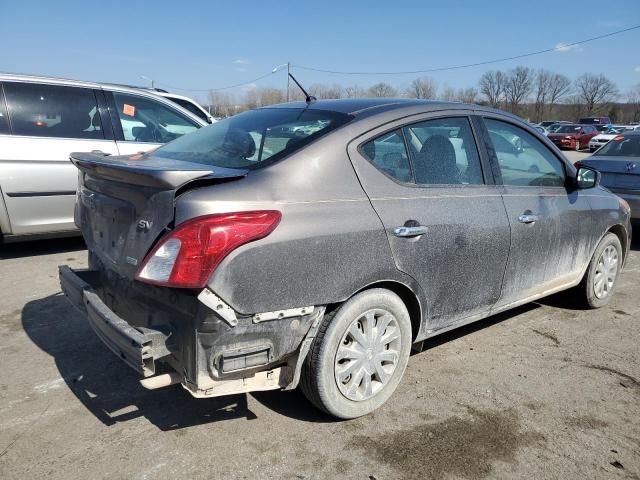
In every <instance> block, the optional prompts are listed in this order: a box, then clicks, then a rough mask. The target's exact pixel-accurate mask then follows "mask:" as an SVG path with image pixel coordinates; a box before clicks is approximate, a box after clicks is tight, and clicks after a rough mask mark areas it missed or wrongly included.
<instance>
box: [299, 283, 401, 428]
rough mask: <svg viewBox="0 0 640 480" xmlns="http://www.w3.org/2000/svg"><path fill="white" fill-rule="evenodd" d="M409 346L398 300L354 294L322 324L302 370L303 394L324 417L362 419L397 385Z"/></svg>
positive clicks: (386, 294)
mask: <svg viewBox="0 0 640 480" xmlns="http://www.w3.org/2000/svg"><path fill="white" fill-rule="evenodd" d="M383 325H385V326H384V329H383V330H379V327H381V326H383ZM352 332H353V333H352ZM367 333H369V334H370V336H367ZM358 339H360V340H361V342H360V343H359V342H358ZM369 339H373V340H374V341H373V342H371V344H370V343H368V342H365V340H369ZM389 339H392V340H389ZM388 340H389V342H388V343H387V341H388ZM411 342H412V337H411V320H410V318H409V312H408V311H407V307H406V306H405V304H404V303H403V302H402V300H401V299H400V297H398V296H397V295H396V294H395V293H393V292H391V291H389V290H386V289H382V288H374V289H371V290H366V291H364V292H361V293H358V294H357V295H354V296H353V297H352V298H350V299H349V300H347V301H346V302H345V303H344V304H342V305H341V306H340V307H339V308H337V309H336V310H334V311H332V312H331V313H329V314H327V315H325V317H324V319H323V320H322V323H321V324H320V328H319V329H318V334H317V335H316V338H315V340H314V342H313V344H312V346H311V349H310V351H309V354H308V355H307V358H306V359H305V363H304V365H303V369H302V378H301V382H300V386H301V388H302V392H303V393H304V395H305V396H306V397H307V399H309V401H310V402H311V403H312V404H313V405H315V406H316V407H317V408H319V409H320V410H322V411H324V412H326V413H328V414H329V415H333V416H335V417H338V418H343V419H348V418H356V417H361V416H363V415H366V414H368V413H370V412H372V411H374V410H375V409H377V408H378V407H380V406H381V405H382V404H383V403H385V402H386V401H387V399H388V398H389V397H390V396H391V394H392V393H393V392H394V391H395V389H396V387H397V386H398V384H399V383H400V379H401V378H402V375H403V374H404V371H405V369H406V367H407V362H408V359H409V353H410V351H411ZM369 345H373V347H372V348H369ZM352 352H354V353H352ZM338 354H340V356H341V357H342V356H344V357H345V358H343V359H338ZM394 359H395V360H394ZM383 363H384V364H383ZM378 364H379V366H378V367H376V366H375V365H378ZM344 372H349V373H344ZM361 374H362V375H361ZM359 378H360V380H359ZM339 379H340V380H339ZM367 379H368V381H367Z"/></svg>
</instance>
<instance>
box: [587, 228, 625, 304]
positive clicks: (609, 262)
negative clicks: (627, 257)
mask: <svg viewBox="0 0 640 480" xmlns="http://www.w3.org/2000/svg"><path fill="white" fill-rule="evenodd" d="M621 266H622V245H621V244H620V239H619V238H618V236H617V235H616V234H614V233H607V234H606V235H605V236H604V238H603V239H602V240H601V241H600V243H599V244H598V247H597V248H596V251H595V253H594V254H593V257H592V258H591V262H590V263H589V267H588V268H587V272H586V273H585V275H584V278H583V279H582V282H581V283H580V286H579V287H578V289H579V292H580V295H581V297H582V301H583V302H584V303H585V304H586V305H587V306H588V307H589V308H600V307H604V306H605V305H606V304H607V303H609V300H610V299H611V295H613V291H614V289H615V287H616V283H617V280H618V276H619V274H620V268H621Z"/></svg>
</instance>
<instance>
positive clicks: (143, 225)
mask: <svg viewBox="0 0 640 480" xmlns="http://www.w3.org/2000/svg"><path fill="white" fill-rule="evenodd" d="M149 228H151V222H149V221H147V220H140V221H139V222H138V230H142V231H143V232H148V231H149Z"/></svg>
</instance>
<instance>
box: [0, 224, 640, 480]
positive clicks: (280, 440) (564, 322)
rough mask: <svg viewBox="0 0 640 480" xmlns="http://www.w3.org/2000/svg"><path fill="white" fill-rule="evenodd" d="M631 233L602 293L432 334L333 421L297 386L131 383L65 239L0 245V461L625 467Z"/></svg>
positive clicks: (5, 471)
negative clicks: (65, 267) (96, 325)
mask: <svg viewBox="0 0 640 480" xmlns="http://www.w3.org/2000/svg"><path fill="white" fill-rule="evenodd" d="M638 235H640V232H636V237H637V236H638ZM633 248H634V250H633V251H632V254H631V256H630V258H629V261H628V264H627V268H626V270H625V271H624V273H623V274H622V276H621V278H620V283H619V285H618V290H617V292H616V294H615V296H614V298H613V300H612V302H611V304H610V305H609V306H608V307H605V308H603V309H601V310H595V311H583V310H576V309H575V308H573V307H572V302H571V297H570V295H566V294H565V295H560V296H555V297H552V298H549V299H546V300H544V301H543V302H541V303H535V304H530V305H526V306H524V307H521V308H518V309H517V310H514V311H512V312H508V313H506V314H501V315H499V316H496V317H492V318H490V319H487V320H485V321H482V322H479V323H477V324H474V325H472V326H469V327H465V328H462V329H459V330H457V331H455V332H451V333H449V334H445V335H443V336H441V337H436V338H434V339H432V340H431V341H429V343H428V345H427V346H426V349H425V351H423V352H422V353H419V354H414V355H413V356H412V357H411V359H410V361H409V367H408V370H407V372H406V374H405V377H404V380H403V381H402V383H401V384H400V387H399V388H398V390H397V392H396V393H395V395H394V396H393V397H392V398H391V399H390V401H389V402H388V403H387V404H386V405H385V406H384V407H383V408H381V409H380V410H378V411H376V412H375V413H374V414H372V415H369V416H367V417H364V418H360V419H357V420H352V421H348V422H337V421H334V420H332V419H331V418H328V417H326V416H324V415H322V414H320V413H319V412H317V411H316V410H314V409H313V407H311V406H310V405H309V404H308V403H307V401H306V400H305V399H304V397H303V396H302V395H301V394H300V393H299V392H292V393H285V392H264V393H256V394H249V395H236V396H232V397H226V398H219V399H209V400H196V399H193V398H191V397H190V396H189V394H188V393H187V392H186V391H184V390H183V389H182V388H181V387H179V386H174V387H170V388H167V389H164V390H159V391H156V392H149V391H146V390H144V389H143V388H142V387H141V386H140V385H139V383H138V379H137V377H136V374H135V373H134V372H133V371H129V369H128V368H127V367H126V366H124V365H123V364H121V362H120V360H118V359H117V358H116V357H115V356H114V355H113V354H112V353H111V352H109V351H108V350H107V349H106V347H104V346H103V345H102V344H101V343H100V341H99V340H98V339H97V338H96V336H95V335H94V334H93V332H92V331H91V330H90V328H89V326H88V325H87V324H86V322H85V321H84V320H83V318H81V316H80V315H79V314H77V313H76V312H75V311H74V310H73V309H72V308H71V307H70V305H69V304H68V302H67V301H66V299H65V298H64V297H62V296H61V294H60V291H59V286H58V280H57V271H56V266H57V265H59V264H69V265H71V266H73V267H82V266H84V265H85V261H86V252H85V251H84V250H83V244H82V242H81V241H80V240H78V239H66V240H56V241H48V242H38V243H31V244H23V245H12V246H5V247H0V359H2V367H3V368H2V371H1V372H0V478H2V479H13V478H44V477H47V478H62V479H86V478H111V479H118V478H139V479H153V478H159V479H165V478H176V477H178V476H182V477H184V478H285V479H289V478H290V479H302V478H305V479H311V478H318V479H325V478H350V479H363V480H367V479H373V478H375V479H378V480H382V479H397V478H416V479H417V478H435V479H444V478H465V479H476V478H509V479H511V478H545V479H546V478H558V479H574V478H575V479H584V478H602V479H610V478H636V479H638V478H640V349H639V348H638V338H639V337H640V323H639V322H638V319H640V301H639V300H638V298H639V294H640V290H639V286H640V243H638V242H636V243H635V244H634V246H633Z"/></svg>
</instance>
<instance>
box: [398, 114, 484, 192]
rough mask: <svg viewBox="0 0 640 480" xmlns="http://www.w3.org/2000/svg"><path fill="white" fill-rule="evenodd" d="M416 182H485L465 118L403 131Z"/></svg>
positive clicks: (424, 124) (441, 120) (425, 123)
mask: <svg viewBox="0 0 640 480" xmlns="http://www.w3.org/2000/svg"><path fill="white" fill-rule="evenodd" d="M403 130H404V136H405V138H406V139H407V145H408V148H409V152H410V157H411V164H412V168H413V174H414V180H415V183H417V184H419V185H480V184H482V183H484V180H483V177H482V168H481V166H480V158H479V156H478V150H477V148H476V143H475V140H474V137H473V132H472V130H471V125H470V124H469V120H468V119H467V118H466V117H453V118H439V119H435V120H427V121H425V122H420V123H415V124H412V125H408V126H406V127H404V128H403Z"/></svg>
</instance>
